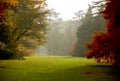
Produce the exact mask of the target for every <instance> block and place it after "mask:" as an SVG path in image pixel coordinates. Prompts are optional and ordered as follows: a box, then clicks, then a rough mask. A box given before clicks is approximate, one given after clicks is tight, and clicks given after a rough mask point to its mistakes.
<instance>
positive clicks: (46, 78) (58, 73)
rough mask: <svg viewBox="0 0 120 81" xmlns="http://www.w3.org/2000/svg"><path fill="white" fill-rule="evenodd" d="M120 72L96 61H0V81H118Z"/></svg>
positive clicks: (36, 58)
mask: <svg viewBox="0 0 120 81" xmlns="http://www.w3.org/2000/svg"><path fill="white" fill-rule="evenodd" d="M116 71H117V69H115V68H113V67H111V66H110V65H97V64H96V63H95V61H94V60H93V59H90V60H89V59H86V58H78V57H62V56H34V57H26V60H0V81H119V75H118V74H117V72H116Z"/></svg>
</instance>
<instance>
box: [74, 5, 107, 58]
mask: <svg viewBox="0 0 120 81" xmlns="http://www.w3.org/2000/svg"><path fill="white" fill-rule="evenodd" d="M93 6H95V5H89V8H88V10H87V12H86V14H85V16H83V18H82V19H81V21H79V23H81V25H80V26H79V27H78V29H77V42H76V47H75V51H74V54H73V56H85V52H86V50H87V48H86V46H85V42H86V41H90V40H92V38H91V34H92V33H93V32H95V31H97V30H101V31H103V30H104V28H103V26H104V23H105V22H104V20H103V19H102V17H101V15H100V14H99V13H94V12H93V11H94V9H97V7H98V6H97V5H96V7H93ZM100 7H101V6H100ZM98 26H100V27H99V28H98Z"/></svg>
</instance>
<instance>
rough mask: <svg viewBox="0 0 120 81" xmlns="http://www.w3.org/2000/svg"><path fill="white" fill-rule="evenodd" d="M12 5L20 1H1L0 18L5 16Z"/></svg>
mask: <svg viewBox="0 0 120 81" xmlns="http://www.w3.org/2000/svg"><path fill="white" fill-rule="evenodd" d="M10 5H12V6H17V5H18V1H17V0H2V1H0V18H3V17H4V14H5V10H6V9H8V8H9V7H10Z"/></svg>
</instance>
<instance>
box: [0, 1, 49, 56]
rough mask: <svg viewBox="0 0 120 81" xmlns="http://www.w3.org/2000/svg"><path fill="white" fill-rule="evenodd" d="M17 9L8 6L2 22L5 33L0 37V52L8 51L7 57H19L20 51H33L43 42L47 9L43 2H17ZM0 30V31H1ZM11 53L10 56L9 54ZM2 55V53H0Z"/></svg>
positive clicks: (44, 39)
mask: <svg viewBox="0 0 120 81" xmlns="http://www.w3.org/2000/svg"><path fill="white" fill-rule="evenodd" d="M18 2H19V4H18V6H17V7H13V6H9V7H8V9H7V10H5V16H4V20H3V21H2V22H3V23H4V24H2V25H3V26H2V27H3V29H5V32H3V33H2V34H3V35H4V37H7V38H5V40H4V37H0V39H1V40H3V41H0V43H1V47H2V48H1V51H3V50H5V51H6V50H9V51H8V56H9V58H11V57H14V58H16V57H21V56H23V55H22V53H20V51H25V49H26V48H27V49H28V48H29V49H33V48H35V47H36V46H38V45H42V44H43V43H44V42H45V41H46V38H45V33H46V30H47V28H46V14H47V9H46V8H45V7H46V5H47V4H46V3H45V1H44V0H37V1H32V0H18ZM1 30H2V29H1ZM10 51H12V54H10ZM1 54H2V53H1Z"/></svg>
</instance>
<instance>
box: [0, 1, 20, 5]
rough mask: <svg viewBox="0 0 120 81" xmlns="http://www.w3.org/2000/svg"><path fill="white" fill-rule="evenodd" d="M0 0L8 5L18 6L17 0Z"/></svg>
mask: <svg viewBox="0 0 120 81" xmlns="http://www.w3.org/2000/svg"><path fill="white" fill-rule="evenodd" d="M0 2H3V3H9V4H10V5H13V6H18V0H0Z"/></svg>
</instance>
